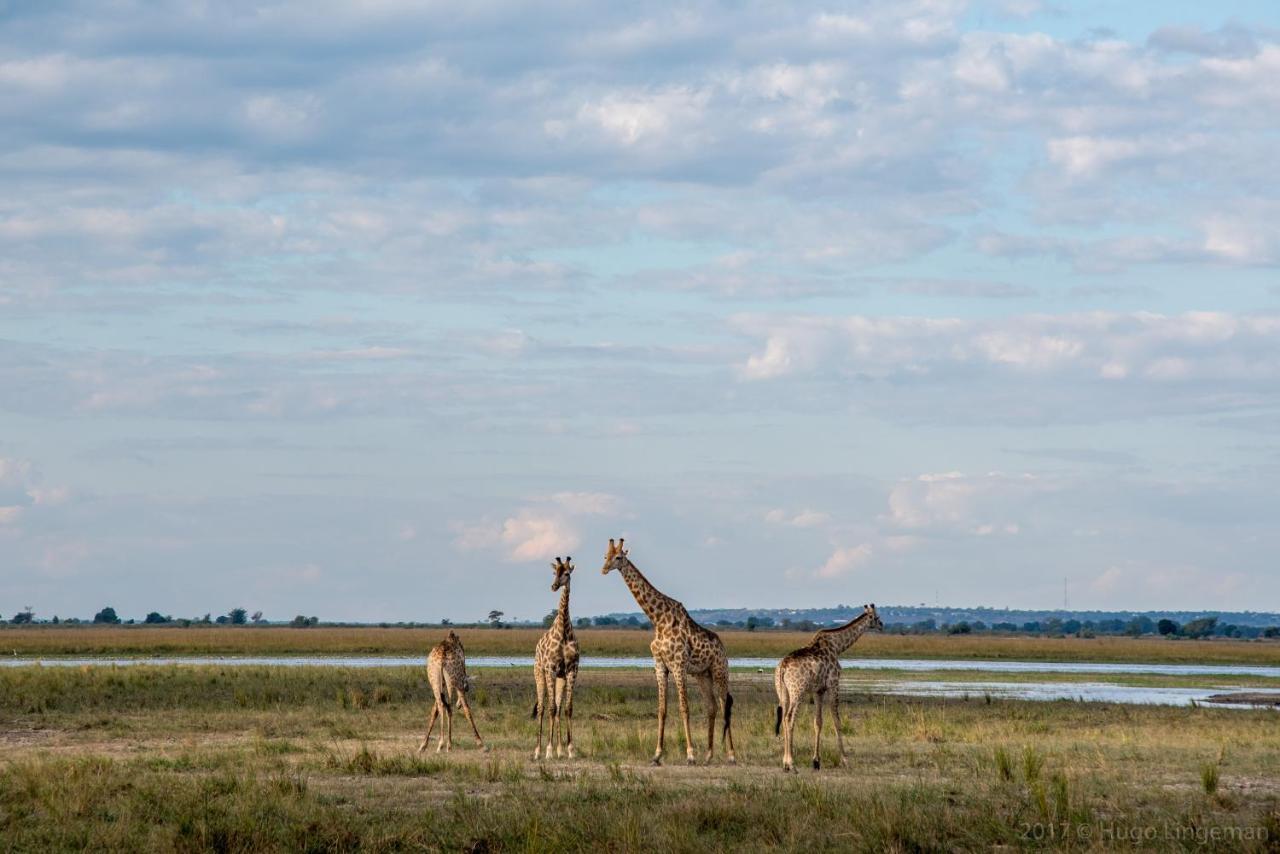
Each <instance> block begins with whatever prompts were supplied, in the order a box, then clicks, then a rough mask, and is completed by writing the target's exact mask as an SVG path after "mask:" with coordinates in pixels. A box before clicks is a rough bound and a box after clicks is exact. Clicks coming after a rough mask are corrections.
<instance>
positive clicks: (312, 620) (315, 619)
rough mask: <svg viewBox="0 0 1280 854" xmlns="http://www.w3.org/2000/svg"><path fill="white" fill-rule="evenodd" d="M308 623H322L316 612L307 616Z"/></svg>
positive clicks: (312, 624)
mask: <svg viewBox="0 0 1280 854" xmlns="http://www.w3.org/2000/svg"><path fill="white" fill-rule="evenodd" d="M307 625H309V626H318V625H320V618H319V617H317V616H316V615H315V614H312V615H311V616H310V617H307Z"/></svg>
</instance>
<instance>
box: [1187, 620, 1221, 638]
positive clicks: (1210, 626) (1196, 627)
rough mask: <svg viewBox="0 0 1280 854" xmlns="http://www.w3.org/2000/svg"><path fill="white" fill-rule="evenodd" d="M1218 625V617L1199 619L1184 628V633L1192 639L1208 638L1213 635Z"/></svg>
mask: <svg viewBox="0 0 1280 854" xmlns="http://www.w3.org/2000/svg"><path fill="white" fill-rule="evenodd" d="M1217 625H1218V618H1217V617H1199V618H1197V619H1194V620H1191V621H1190V622H1188V623H1187V624H1186V625H1185V626H1183V627H1182V632H1183V634H1185V635H1186V636H1187V637H1190V638H1207V637H1208V636H1209V635H1211V634H1213V630H1214V627H1215V626H1217Z"/></svg>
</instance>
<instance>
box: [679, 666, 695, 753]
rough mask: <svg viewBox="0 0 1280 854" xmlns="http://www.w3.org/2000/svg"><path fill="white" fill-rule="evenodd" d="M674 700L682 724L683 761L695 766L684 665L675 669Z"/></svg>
mask: <svg viewBox="0 0 1280 854" xmlns="http://www.w3.org/2000/svg"><path fill="white" fill-rule="evenodd" d="M675 677H676V699H678V700H679V701H680V722H681V723H682V724H684V761H685V763H686V764H688V765H696V764H697V762H698V760H697V759H695V758H694V756H693V737H692V734H691V733H690V732H689V686H688V685H687V684H685V672H684V665H683V664H680V665H678V666H677V667H676V669H675Z"/></svg>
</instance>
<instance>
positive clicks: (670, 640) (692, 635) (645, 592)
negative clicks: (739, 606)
mask: <svg viewBox="0 0 1280 854" xmlns="http://www.w3.org/2000/svg"><path fill="white" fill-rule="evenodd" d="M615 569H616V570H618V572H620V573H621V574H622V580H623V581H625V582H626V583H627V587H629V588H630V589H631V595H632V596H634V597H635V599H636V602H637V603H638V604H639V605H640V608H641V609H642V610H643V611H644V612H645V614H646V615H647V616H648V617H649V621H650V622H651V623H653V641H652V642H651V643H650V644H649V650H650V652H652V653H653V669H654V672H655V674H656V676H657V679H658V747H657V750H655V751H654V754H653V764H654V765H661V764H662V744H663V735H664V732H665V730H666V725H667V677H668V675H670V676H673V677H674V678H675V683H676V695H677V696H678V697H679V700H680V718H681V720H682V721H683V723H684V747H685V761H686V762H687V763H688V764H690V765H693V764H695V763H696V760H695V759H694V756H693V739H692V738H691V737H690V735H689V694H688V691H687V690H686V687H685V679H686V677H689V676H692V677H693V678H694V679H697V680H698V682H700V683H701V684H702V691H703V694H704V695H705V696H706V698H707V760H706V761H708V762H710V761H711V758H712V757H713V756H714V755H715V736H716V707H717V704H723V706H724V733H723V738H724V743H725V755H726V759H727V761H728V762H729V764H730V765H733V764H735V763H736V761H737V760H736V759H735V758H734V755H733V728H732V726H731V724H730V719H731V717H732V715H733V695H732V694H730V693H729V659H728V657H727V656H726V655H725V652H724V644H723V643H722V642H721V640H720V636H719V635H717V634H716V633H715V632H713V631H710V630H708V629H704V628H703V627H702V626H700V625H698V624H697V623H695V622H694V621H693V620H692V619H691V618H690V617H689V612H688V611H686V610H685V608H684V605H681V604H680V603H679V602H677V601H676V600H675V599H672V598H671V597H669V596H664V595H663V594H662V593H659V592H658V590H657V588H655V587H654V586H653V585H652V584H650V583H649V580H648V579H647V578H645V577H644V576H643V575H641V574H640V570H638V569H636V565H635V564H633V563H632V562H631V559H630V558H629V557H628V556H627V549H626V548H625V547H624V541H623V540H618V544H617V545H616V546H615V545H614V543H613V540H609V550H608V551H607V552H606V553H605V556H604V566H603V567H601V569H600V572H601V573H602V574H605V575H608V574H609V572H610V571H611V570H615Z"/></svg>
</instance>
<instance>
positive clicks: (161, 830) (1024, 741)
mask: <svg viewBox="0 0 1280 854" xmlns="http://www.w3.org/2000/svg"><path fill="white" fill-rule="evenodd" d="M475 679H476V683H477V697H476V711H477V716H478V720H479V723H480V727H481V730H482V732H483V733H484V735H485V737H486V740H487V742H488V743H489V744H490V745H491V747H492V751H491V752H489V753H481V752H479V751H477V750H475V749H474V747H473V746H472V744H471V742H470V739H469V738H468V737H466V736H461V737H457V738H456V747H455V750H454V751H453V752H452V753H451V754H445V755H437V754H435V753H434V752H432V753H429V754H426V755H422V756H420V755H417V754H416V753H414V748H415V747H416V746H417V742H418V739H419V738H420V731H421V727H422V725H423V717H424V711H425V706H426V693H427V692H426V687H425V683H424V680H423V679H422V675H421V673H420V672H419V670H418V669H417V668H408V667H405V668H385V669H379V670H374V671H370V670H356V669H345V668H321V667H302V668H257V667H237V668H231V667H226V668H219V667H135V668H111V667H88V668H84V669H80V668H70V669H62V668H48V669H40V668H21V669H19V670H17V671H0V735H2V736H4V738H5V749H4V750H3V751H0V839H3V840H4V844H3V846H0V847H6V848H12V849H16V850H73V849H74V850H81V849H84V848H90V849H107V850H144V849H163V850H173V849H181V850H255V851H256V850H282V851H283V850H301V849H309V850H352V849H355V848H361V849H372V850H403V849H418V848H425V849H428V850H459V849H466V848H470V847H472V846H473V845H475V844H476V843H478V842H481V841H483V846H482V847H484V848H486V849H487V850H495V851H496V850H525V851H553V850H554V851H558V850H583V849H591V850H610V851H641V850H678V851H686V850H708V851H723V850H736V849H741V848H751V849H753V850H754V849H766V850H805V851H828V850H830V851H837V850H839V851H845V850H866V851H905V850H916V851H932V850H991V849H992V848H993V847H1000V846H1016V847H1027V846H1033V847H1053V848H1061V847H1066V848H1076V849H1081V850H1088V849H1093V848H1113V847H1132V846H1131V845H1130V844H1128V838H1127V837H1125V838H1120V837H1119V836H1118V834H1121V833H1124V834H1129V833H1134V832H1138V833H1144V834H1145V833H1148V832H1153V833H1155V834H1157V835H1156V836H1154V837H1151V838H1147V839H1144V841H1143V847H1147V848H1156V849H1162V850H1179V849H1187V848H1196V849H1197V850H1222V851H1233V850H1241V849H1245V850H1250V849H1251V850H1265V849H1266V846H1267V844H1268V843H1269V844H1272V845H1274V844H1275V842H1276V841H1277V840H1280V814H1278V813H1277V803H1278V799H1280V782H1278V781H1277V780H1276V778H1275V775H1274V769H1275V768H1276V767H1280V728H1278V727H1277V726H1276V717H1275V715H1274V714H1273V713H1268V712H1254V711H1244V712H1240V711H1227V710H1220V709H1203V708H1181V709H1175V708H1166V707H1125V706H1114V705H1111V706H1108V705H1102V704H1084V703H1073V702H1062V703H1019V702H1002V701H996V702H994V703H990V704H988V703H987V702H984V701H982V700H975V701H969V702H965V701H960V700H955V701H938V700H907V699H901V698H888V697H878V698H870V699H868V698H864V697H857V696H854V697H850V702H849V703H848V704H847V707H846V714H845V732H846V742H847V746H848V750H849V753H850V756H851V759H852V764H851V767H849V768H839V767H836V765H835V759H836V757H835V753H834V751H835V743H834V738H833V737H832V736H831V734H830V732H828V734H827V737H826V738H825V739H824V770H823V771H821V772H819V773H814V772H812V771H807V770H806V771H805V772H803V773H801V774H799V775H783V774H782V773H781V772H780V770H779V768H778V765H779V750H778V742H777V740H776V738H775V737H774V735H773V726H772V724H773V703H774V700H773V697H772V690H771V688H770V686H768V685H766V684H763V683H761V682H758V681H746V680H739V681H738V682H737V684H736V685H735V687H734V693H735V696H736V698H737V703H736V704H735V731H736V733H737V737H738V745H739V759H740V762H741V764H740V765H739V766H738V767H729V766H726V765H724V764H722V763H720V762H717V763H716V764H713V765H711V766H703V765H700V766H698V767H694V768H688V767H684V766H683V765H682V764H678V762H679V759H680V757H681V755H682V753H683V751H682V750H681V748H680V735H679V725H678V723H675V724H674V725H673V726H671V727H670V728H669V729H668V745H667V749H668V754H667V755H668V761H669V763H670V764H669V765H668V766H666V767H663V768H652V767H649V766H648V765H647V762H646V760H647V758H648V756H649V754H650V752H651V750H652V747H653V739H654V730H655V723H654V706H655V695H654V688H653V684H652V676H651V674H647V673H643V672H638V671H623V672H602V671H591V672H589V673H586V674H584V676H583V678H582V681H581V683H580V691H579V694H578V697H577V702H576V706H577V708H576V715H575V718H576V722H575V729H576V733H577V741H578V745H579V750H580V751H581V754H582V755H581V757H580V758H579V759H578V760H575V761H573V762H568V761H549V762H545V763H541V764H536V763H533V762H531V761H529V760H528V756H529V753H530V752H531V750H532V745H533V738H534V731H533V724H532V723H531V722H530V721H529V720H528V718H527V715H528V708H529V701H530V699H531V695H532V681H531V677H530V674H529V673H528V672H526V671H525V669H524V668H520V669H519V670H511V669H492V670H480V671H477V672H476V673H475ZM355 696H363V697H366V698H369V701H368V702H363V703H356V702H352V699H351V698H352V697H355ZM375 697H376V698H377V699H376V700H375V699H373V698H375ZM810 714H811V713H810V712H809V711H808V709H807V708H806V709H805V710H804V711H802V712H801V721H800V728H799V730H798V736H799V737H798V739H797V752H798V756H799V757H803V758H806V759H807V757H808V755H809V751H810V750H811V744H812V742H811V740H810V738H811V733H812V729H811V723H810ZM694 715H695V720H694V722H695V730H696V732H695V740H696V741H697V742H699V743H700V742H701V739H702V737H703V735H702V733H701V732H700V731H699V730H701V727H699V726H698V723H697V721H698V719H699V718H700V715H701V698H700V697H695V704H694ZM455 736H459V731H458V730H455ZM1210 767H1211V768H1212V769H1213V772H1212V777H1213V780H1212V784H1211V783H1209V782H1206V776H1207V773H1208V772H1206V770H1205V769H1206V768H1210ZM1210 830H1212V831H1213V832H1214V833H1217V834H1218V836H1217V838H1213V837H1212V836H1211V835H1210V834H1209V831H1210ZM1048 834H1056V835H1054V836H1052V837H1050V836H1048ZM1107 834H1110V837H1108V836H1107ZM1179 834H1181V836H1179ZM1197 834H1199V835H1197ZM1262 835H1265V837H1266V838H1265V839H1264V838H1261V836H1262ZM1109 839H1110V844H1108V840H1109ZM1202 841H1203V842H1204V844H1203V845H1202V844H1201V842H1202Z"/></svg>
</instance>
